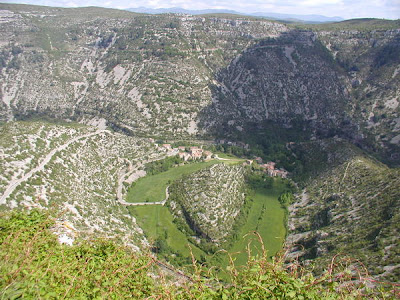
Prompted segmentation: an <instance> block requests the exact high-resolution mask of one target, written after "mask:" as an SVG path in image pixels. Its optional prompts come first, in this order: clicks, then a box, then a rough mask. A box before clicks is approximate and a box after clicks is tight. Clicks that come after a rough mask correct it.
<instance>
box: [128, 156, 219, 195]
mask: <svg viewBox="0 0 400 300" xmlns="http://www.w3.org/2000/svg"><path fill="white" fill-rule="evenodd" d="M216 163H219V161H217V160H211V161H207V162H199V163H190V164H187V165H184V166H179V167H175V168H172V169H169V170H168V171H165V172H162V173H159V174H156V175H151V176H146V177H143V178H140V179H139V180H137V181H136V182H135V183H134V184H133V185H132V186H131V187H130V188H129V190H128V194H127V196H126V201H127V202H159V201H162V200H164V199H165V189H166V188H167V186H168V185H169V184H170V183H172V182H173V181H175V180H177V179H180V178H181V177H182V176H184V175H189V174H191V173H193V172H196V171H198V170H200V169H203V168H205V167H208V166H211V165H213V164H216Z"/></svg>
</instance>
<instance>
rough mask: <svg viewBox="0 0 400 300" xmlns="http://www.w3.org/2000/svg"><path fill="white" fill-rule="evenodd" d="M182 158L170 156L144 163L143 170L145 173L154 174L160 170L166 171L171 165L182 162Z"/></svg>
mask: <svg viewBox="0 0 400 300" xmlns="http://www.w3.org/2000/svg"><path fill="white" fill-rule="evenodd" d="M183 162H184V160H183V159H181V158H179V157H177V156H170V157H167V158H164V159H161V160H156V161H153V162H149V163H147V164H146V167H145V170H146V172H147V174H150V175H155V174H158V173H161V172H165V171H168V170H169V169H171V168H172V167H174V166H176V165H179V164H181V163H183Z"/></svg>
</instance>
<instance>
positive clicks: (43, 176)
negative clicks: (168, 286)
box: [0, 122, 165, 247]
mask: <svg viewBox="0 0 400 300" xmlns="http://www.w3.org/2000/svg"><path fill="white" fill-rule="evenodd" d="M0 131H1V134H0V149H1V150H0V157H1V159H0V162H1V163H0V174H1V181H0V194H1V198H0V204H1V207H2V209H5V210H7V209H10V208H17V207H20V208H21V207H27V208H34V207H37V208H55V209H57V211H60V212H62V215H61V216H60V228H59V229H60V230H61V231H62V232H63V233H65V234H67V235H68V237H69V238H70V239H73V238H74V236H75V235H76V234H78V233H79V234H81V235H87V234H90V233H92V234H96V235H100V236H101V235H104V236H108V237H118V238H122V239H123V240H124V241H125V242H126V243H128V244H131V245H134V246H135V247H137V246H140V245H141V243H142V242H145V241H143V236H142V231H141V229H140V228H139V227H138V226H137V225H136V222H135V220H134V218H132V217H131V216H130V214H129V212H128V211H127V209H126V208H125V206H123V205H121V204H120V203H119V202H118V199H117V191H118V189H119V188H122V187H119V186H118V185H119V184H122V183H121V180H119V179H120V178H125V177H124V176H125V175H132V174H134V173H135V171H138V170H139V169H140V168H143V161H145V160H154V159H160V158H162V157H163V156H165V154H164V153H159V152H158V151H157V149H156V148H155V147H154V145H153V144H151V143H149V141H148V140H147V139H141V138H134V137H128V136H126V135H122V134H118V133H114V132H112V131H110V130H107V129H105V128H101V129H98V128H96V127H88V126H83V125H76V124H63V125H62V124H51V123H43V122H10V123H7V124H6V125H2V126H1V127H0ZM141 172H143V171H141ZM64 221H68V222H69V223H68V224H69V225H68V224H67V225H65V224H64V225H65V226H64V225H62V224H63V222H64ZM64 231H66V232H64Z"/></svg>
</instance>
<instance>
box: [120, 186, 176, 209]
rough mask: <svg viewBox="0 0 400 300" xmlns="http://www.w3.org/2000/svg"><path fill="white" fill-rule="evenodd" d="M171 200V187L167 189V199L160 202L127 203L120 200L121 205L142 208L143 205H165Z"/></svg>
mask: <svg viewBox="0 0 400 300" xmlns="http://www.w3.org/2000/svg"><path fill="white" fill-rule="evenodd" d="M168 198H169V186H167V188H166V189H165V199H164V200H163V201H159V202H126V201H125V200H122V199H121V200H119V203H121V204H122V205H126V206H141V205H165V202H167V200H168Z"/></svg>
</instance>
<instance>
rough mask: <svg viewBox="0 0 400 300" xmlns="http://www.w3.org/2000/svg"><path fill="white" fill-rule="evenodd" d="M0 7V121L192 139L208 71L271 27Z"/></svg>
mask: <svg viewBox="0 0 400 300" xmlns="http://www.w3.org/2000/svg"><path fill="white" fill-rule="evenodd" d="M0 9H1V15H0V17H1V24H2V28H3V30H2V31H1V33H0V34H1V36H0V40H1V41H2V44H1V51H2V52H1V58H0V62H1V63H0V68H1V79H2V80H1V82H2V86H1V91H2V94H1V95H2V104H1V105H2V107H3V109H2V110H1V111H2V119H3V120H7V119H12V118H26V117H28V116H31V115H37V114H39V115H40V114H45V115H48V116H52V117H56V118H62V119H73V120H78V121H81V122H87V120H89V119H91V118H93V117H94V116H101V117H102V118H105V119H106V120H107V122H108V123H109V124H111V125H112V126H115V127H120V128H124V129H126V130H128V131H132V132H135V134H138V133H141V134H144V133H145V134H148V135H158V136H160V135H162V134H168V135H180V136H182V135H185V134H186V135H188V134H190V135H194V134H196V133H197V132H198V130H199V129H198V124H197V121H198V117H197V115H198V113H199V112H200V111H201V110H202V109H203V108H204V107H205V106H207V105H209V103H210V102H211V97H212V93H211V90H210V85H212V84H213V82H214V74H215V72H216V70H218V69H219V68H221V67H222V66H225V65H226V64H227V63H228V62H229V61H230V60H231V59H233V58H234V57H235V56H236V55H238V54H239V53H240V52H241V51H242V50H243V49H245V48H246V47H247V46H248V45H249V44H251V43H252V42H253V41H254V40H255V39H257V38H265V37H270V36H277V35H279V33H280V32H282V31H285V30H287V28H286V27H285V26H284V25H282V24H278V23H272V22H269V21H265V20H264V21H259V20H255V19H250V20H249V19H246V18H242V19H239V20H234V19H224V18H205V17H189V16H174V15H163V16H147V15H138V14H134V13H129V12H126V11H118V10H108V9H95V8H85V9H79V10H78V9H58V8H48V7H46V8H45V7H36V6H24V5H6V4H2V5H1V6H0Z"/></svg>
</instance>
